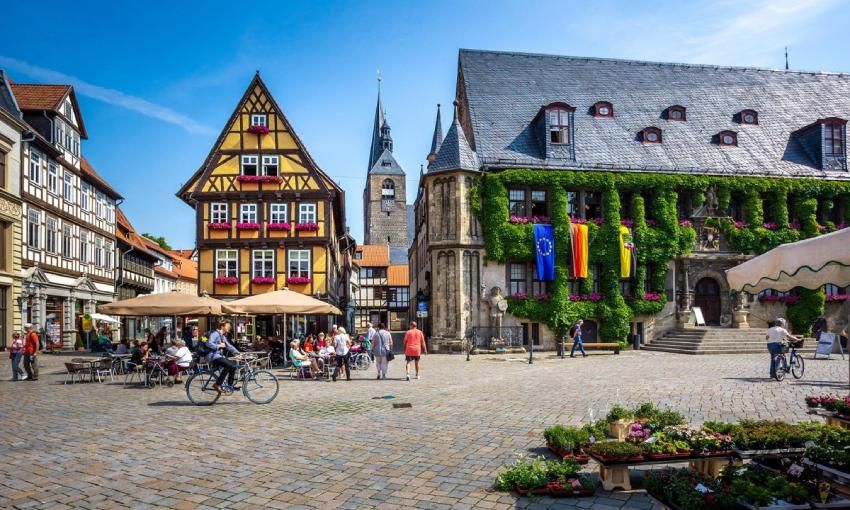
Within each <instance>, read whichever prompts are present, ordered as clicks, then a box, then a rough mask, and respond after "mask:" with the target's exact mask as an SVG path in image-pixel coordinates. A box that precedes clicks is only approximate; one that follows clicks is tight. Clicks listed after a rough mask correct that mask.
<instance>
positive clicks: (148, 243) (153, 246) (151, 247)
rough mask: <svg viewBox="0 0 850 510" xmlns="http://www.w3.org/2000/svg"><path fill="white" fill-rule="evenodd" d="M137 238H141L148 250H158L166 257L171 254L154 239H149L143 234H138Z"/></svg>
mask: <svg viewBox="0 0 850 510" xmlns="http://www.w3.org/2000/svg"><path fill="white" fill-rule="evenodd" d="M139 239H141V240H142V242H143V243H145V246H147V248H148V249H149V250H153V251H155V252H158V253H160V254H162V255H165V256H166V257H171V254H170V253H168V250H166V249H164V248H163V247H162V246H160V245H159V244H158V243H157V242H156V241H151V240H150V239H148V238H147V237H145V236H139Z"/></svg>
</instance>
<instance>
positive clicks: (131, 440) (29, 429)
mask: <svg viewBox="0 0 850 510" xmlns="http://www.w3.org/2000/svg"><path fill="white" fill-rule="evenodd" d="M67 359H68V358H67V357H64V356H55V357H53V356H41V357H40V360H41V362H42V367H41V371H42V376H41V379H40V380H39V381H37V382H17V383H12V382H3V383H0V384H1V385H2V386H0V387H2V393H0V409H2V412H1V413H0V427H2V430H3V434H2V436H0V452H2V455H1V456H2V462H0V508H177V509H192V508H386V509H389V508H423V509H441V508H567V507H579V508H592V509H607V508H623V509H627V508H651V507H652V504H651V502H650V501H649V499H648V498H647V497H646V496H645V494H643V493H642V492H640V491H635V492H633V493H606V492H604V491H601V490H599V491H598V492H597V496H596V497H595V498H590V499H564V500H554V499H549V498H540V499H535V500H529V499H527V498H521V497H517V496H516V495H515V494H506V493H499V492H492V491H491V490H490V486H491V485H492V482H493V479H494V477H495V476H496V474H497V472H498V470H499V468H500V466H502V465H503V464H505V463H507V462H510V461H511V460H512V459H513V458H514V457H515V456H516V455H517V454H520V453H532V454H537V453H539V454H545V451H544V449H545V444H544V441H543V437H542V431H543V429H544V427H546V426H548V425H551V424H554V423H557V422H561V423H566V424H578V423H581V422H584V421H587V420H589V419H591V417H593V418H598V417H600V416H603V415H604V414H605V413H606V412H607V410H608V408H610V406H611V405H612V404H614V403H623V404H629V403H635V402H640V401H653V402H655V403H657V404H658V405H660V406H668V407H671V408H674V409H676V410H678V411H680V412H681V413H683V414H684V415H685V416H687V417H690V418H691V421H692V423H700V422H702V421H705V420H709V419H722V420H734V419H739V418H782V419H786V420H792V421H796V420H804V419H806V418H807V415H806V414H805V404H804V402H803V397H804V396H806V395H809V394H814V393H822V392H831V393H842V392H846V389H847V378H848V365H847V361H842V360H841V359H840V357H836V356H833V359H832V360H807V371H806V374H805V377H804V378H803V379H802V380H800V381H794V380H786V381H785V382H782V383H778V382H776V381H770V380H767V379H766V377H765V376H766V374H767V354H765V355H743V356H682V355H674V354H663V353H648V352H625V353H623V354H621V355H619V356H615V355H609V354H593V355H591V356H590V357H588V358H586V359H581V358H579V359H569V358H568V359H565V360H562V359H559V358H556V357H554V356H552V355H551V354H550V353H544V354H540V355H536V357H535V362H534V364H533V365H528V363H527V357H520V356H478V357H473V359H472V361H470V362H466V361H465V358H464V357H463V356H445V355H440V356H438V355H432V356H427V357H425V358H424V361H423V372H422V379H421V380H412V381H410V382H406V381H404V380H403V378H401V376H402V375H403V362H400V361H398V360H397V361H394V362H392V363H391V366H390V376H391V378H392V379H391V380H387V381H377V380H375V374H374V372H372V371H369V372H368V373H357V372H355V373H354V380H352V381H351V382H345V381H339V382H336V383H331V382H316V381H300V380H292V379H289V378H288V375H284V373H283V372H279V374H280V375H281V377H282V379H281V393H280V395H279V396H278V398H277V399H276V400H275V401H274V402H273V403H272V404H270V405H266V406H257V405H254V404H251V403H250V402H248V401H247V400H246V399H245V398H244V397H242V396H241V395H234V396H230V397H222V398H221V399H220V400H219V402H218V403H217V404H216V405H215V406H213V407H209V408H199V407H194V406H192V405H190V404H189V403H188V401H187V398H186V395H185V393H184V391H183V389H182V387H174V388H156V389H153V390H148V389H140V388H136V387H130V388H125V387H124V385H123V384H122V382H119V380H118V379H116V382H115V383H106V384H91V383H85V384H74V385H64V384H62V382H63V380H64V373H62V372H63V369H62V362H63V361H66V360H67ZM0 376H1V377H2V378H3V379H5V380H8V379H9V377H10V370H9V367H8V364H4V366H3V368H2V370H0ZM284 377H285V378H284ZM121 381H123V379H121ZM398 403H409V404H411V406H412V407H411V408H394V407H393V405H392V404H398ZM589 469H591V470H593V467H592V465H591V467H590V468H589Z"/></svg>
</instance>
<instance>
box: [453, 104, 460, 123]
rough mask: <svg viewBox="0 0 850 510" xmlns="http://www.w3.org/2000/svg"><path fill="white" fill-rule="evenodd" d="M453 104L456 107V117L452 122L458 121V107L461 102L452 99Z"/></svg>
mask: <svg viewBox="0 0 850 510" xmlns="http://www.w3.org/2000/svg"><path fill="white" fill-rule="evenodd" d="M452 104H453V105H454V107H455V118H454V119H453V120H452V122H457V107H458V105H459V103H458V102H457V100H454V101H452Z"/></svg>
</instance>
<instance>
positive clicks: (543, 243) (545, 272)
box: [534, 225, 555, 282]
mask: <svg viewBox="0 0 850 510" xmlns="http://www.w3.org/2000/svg"><path fill="white" fill-rule="evenodd" d="M534 247H535V251H536V252H537V279H538V280H540V281H542V282H551V281H552V280H554V279H555V230H554V229H553V228H552V225H534Z"/></svg>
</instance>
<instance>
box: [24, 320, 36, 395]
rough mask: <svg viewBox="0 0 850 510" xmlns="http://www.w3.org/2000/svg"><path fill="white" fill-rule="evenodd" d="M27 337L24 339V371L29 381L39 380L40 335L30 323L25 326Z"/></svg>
mask: <svg viewBox="0 0 850 510" xmlns="http://www.w3.org/2000/svg"><path fill="white" fill-rule="evenodd" d="M24 331H25V332H26V337H25V338H24V370H26V371H27V379H29V380H30V381H37V380H38V360H37V357H38V333H36V332H35V331H33V330H32V324H30V323H29V322H28V323H27V324H26V325H25V326H24Z"/></svg>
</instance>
